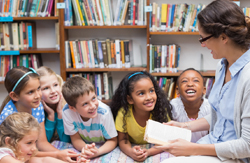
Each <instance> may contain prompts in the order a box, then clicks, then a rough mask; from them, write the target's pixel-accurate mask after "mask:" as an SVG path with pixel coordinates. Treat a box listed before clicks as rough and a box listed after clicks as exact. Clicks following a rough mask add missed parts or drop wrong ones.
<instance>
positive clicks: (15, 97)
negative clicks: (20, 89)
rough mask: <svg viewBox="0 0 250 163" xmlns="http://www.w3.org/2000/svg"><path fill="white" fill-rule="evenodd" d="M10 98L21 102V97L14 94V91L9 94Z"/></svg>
mask: <svg viewBox="0 0 250 163" xmlns="http://www.w3.org/2000/svg"><path fill="white" fill-rule="evenodd" d="M9 96H10V98H11V99H12V100H13V101H18V100H19V96H18V95H17V94H16V93H15V92H13V91H11V92H10V93H9Z"/></svg>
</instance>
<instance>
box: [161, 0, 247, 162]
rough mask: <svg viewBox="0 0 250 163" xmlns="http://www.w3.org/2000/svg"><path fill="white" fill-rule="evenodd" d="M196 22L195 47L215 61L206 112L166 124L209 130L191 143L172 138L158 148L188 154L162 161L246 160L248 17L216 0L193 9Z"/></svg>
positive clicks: (193, 129)
mask: <svg viewBox="0 0 250 163" xmlns="http://www.w3.org/2000/svg"><path fill="white" fill-rule="evenodd" d="M198 21H199V24H198V28H199V33H200V36H201V38H200V40H199V41H200V43H201V46H202V47H207V48H208V49H209V50H210V51H211V53H212V55H213V58H214V59H221V60H220V62H219V63H218V66H217V68H216V77H215V83H214V85H213V89H212V90H211V93H210V95H209V99H208V101H209V103H210V105H211V106H212V108H211V112H212V113H211V114H210V115H208V116H206V117H205V118H201V119H198V120H195V121H192V122H186V123H180V122H174V121H171V122H169V123H167V124H168V125H173V126H179V127H184V128H187V129H189V130H192V132H196V131H202V130H208V129H210V132H209V134H208V135H206V136H205V137H203V138H201V139H200V140H199V141H198V142H197V144H196V143H190V142H187V141H184V140H181V139H178V140H173V141H172V142H170V144H169V145H166V146H161V147H159V148H161V149H164V150H165V151H167V152H170V153H171V154H173V155H175V156H192V157H175V158H170V159H166V160H165V161H164V163H169V162H171V163H172V162H174V163H182V162H185V163H188V162H192V163H194V162H195V163H196V162H203V163H204V162H208V163H211V162H213V163H217V162H218V163H219V162H223V163H224V162H226V163H249V162H250V126H249V124H250V50H249V45H250V18H248V17H245V16H244V14H243V12H242V9H241V8H240V7H238V6H237V5H236V4H235V3H233V2H231V1H229V0H217V1H213V2H212V3H210V4H209V5H208V6H207V7H206V8H205V9H204V10H202V11H201V12H200V13H199V15H198Z"/></svg>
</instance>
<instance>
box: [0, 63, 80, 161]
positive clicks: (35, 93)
mask: <svg viewBox="0 0 250 163" xmlns="http://www.w3.org/2000/svg"><path fill="white" fill-rule="evenodd" d="M4 85H5V87H6V89H7V91H8V93H9V95H8V96H7V97H6V98H5V100H4V102H3V104H2V106H1V108H0V112H1V115H0V124H1V123H2V122H3V120H4V119H5V118H6V117H7V116H8V115H10V114H13V113H15V112H27V113H29V114H32V115H33V116H34V117H35V118H36V119H37V121H38V122H39V123H40V126H41V132H40V134H39V138H38V141H37V147H38V149H39V151H46V152H38V153H37V156H51V157H56V158H58V159H61V160H65V161H72V160H71V158H70V157H77V156H79V154H76V153H75V152H73V151H71V150H63V151H59V150H57V149H56V148H55V147H53V146H52V145H51V144H50V143H49V142H48V141H47V138H46V134H45V129H44V128H45V127H44V110H43V106H42V104H41V102H40V101H41V89H40V81H39V76H38V74H37V73H36V71H35V70H34V69H32V68H26V67H23V66H21V67H15V68H13V69H11V70H10V71H8V72H7V74H6V77H5V81H4Z"/></svg>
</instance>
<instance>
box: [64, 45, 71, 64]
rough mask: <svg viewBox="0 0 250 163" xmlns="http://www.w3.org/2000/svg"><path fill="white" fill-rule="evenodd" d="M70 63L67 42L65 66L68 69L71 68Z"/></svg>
mask: <svg viewBox="0 0 250 163" xmlns="http://www.w3.org/2000/svg"><path fill="white" fill-rule="evenodd" d="M68 62H69V41H65V64H66V68H70V67H69V64H68Z"/></svg>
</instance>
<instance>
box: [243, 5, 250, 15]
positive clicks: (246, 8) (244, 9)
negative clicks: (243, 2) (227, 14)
mask: <svg viewBox="0 0 250 163" xmlns="http://www.w3.org/2000/svg"><path fill="white" fill-rule="evenodd" d="M243 12H244V14H245V15H246V16H249V17H250V7H244V8H243Z"/></svg>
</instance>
